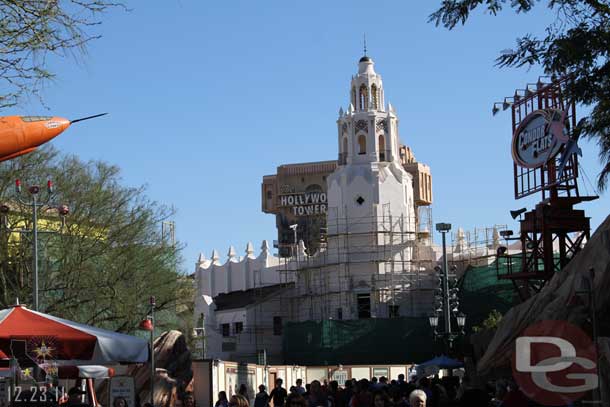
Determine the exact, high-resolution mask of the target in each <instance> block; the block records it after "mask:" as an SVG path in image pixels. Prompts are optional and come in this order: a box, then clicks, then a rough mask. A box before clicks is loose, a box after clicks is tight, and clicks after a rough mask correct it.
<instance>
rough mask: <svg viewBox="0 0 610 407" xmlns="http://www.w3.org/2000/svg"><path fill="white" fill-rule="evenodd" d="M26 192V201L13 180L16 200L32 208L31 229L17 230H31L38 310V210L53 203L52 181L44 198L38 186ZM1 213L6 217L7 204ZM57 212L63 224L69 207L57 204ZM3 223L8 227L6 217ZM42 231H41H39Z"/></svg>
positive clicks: (35, 304) (36, 305)
mask: <svg viewBox="0 0 610 407" xmlns="http://www.w3.org/2000/svg"><path fill="white" fill-rule="evenodd" d="M28 192H29V193H30V196H31V200H29V201H27V200H24V199H22V198H21V181H20V180H18V179H17V180H15V193H16V196H17V200H18V201H19V203H21V204H22V205H24V206H29V207H31V208H32V230H30V231H26V230H19V232H22V233H23V232H31V233H32V274H33V284H32V303H33V308H34V310H35V311H38V308H39V307H38V305H39V302H38V291H39V290H38V285H39V284H38V233H39V232H38V210H39V209H40V208H42V207H44V206H47V207H49V206H51V205H54V204H53V203H52V202H51V201H52V200H53V198H54V192H55V191H54V187H53V181H51V180H47V196H46V198H45V199H43V200H40V199H39V195H38V194H39V193H40V186H38V185H31V186H30V187H28ZM1 212H2V215H3V217H6V216H7V215H8V212H9V207H8V206H7V205H2V210H1ZM57 212H58V214H59V216H60V217H61V226H62V227H63V226H64V225H65V217H66V215H68V213H69V209H68V207H67V206H66V205H59V206H57ZM3 225H4V226H5V227H7V229H8V222H7V221H6V219H4V220H3ZM9 231H11V232H16V231H17V230H12V229H10V230H9ZM41 233H42V232H41ZM46 233H55V232H52V231H46Z"/></svg>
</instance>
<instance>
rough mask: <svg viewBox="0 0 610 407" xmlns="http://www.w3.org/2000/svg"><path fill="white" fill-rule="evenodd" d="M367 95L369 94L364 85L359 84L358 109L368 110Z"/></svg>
mask: <svg viewBox="0 0 610 407" xmlns="http://www.w3.org/2000/svg"><path fill="white" fill-rule="evenodd" d="M368 96H369V95H368V91H367V89H366V85H365V84H362V85H361V86H360V110H361V111H363V110H368V108H369V106H368V105H369V103H368V101H369V98H368Z"/></svg>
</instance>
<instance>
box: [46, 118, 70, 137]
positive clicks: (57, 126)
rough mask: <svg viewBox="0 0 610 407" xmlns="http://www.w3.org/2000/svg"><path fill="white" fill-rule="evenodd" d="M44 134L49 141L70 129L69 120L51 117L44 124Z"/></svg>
mask: <svg viewBox="0 0 610 407" xmlns="http://www.w3.org/2000/svg"><path fill="white" fill-rule="evenodd" d="M44 127H45V129H46V130H45V133H46V135H47V136H49V139H51V138H53V137H55V136H57V135H59V134H60V133H61V132H62V131H64V130H65V129H67V128H68V127H70V120H68V119H64V118H63V117H53V118H51V120H48V121H47V122H45V124H44Z"/></svg>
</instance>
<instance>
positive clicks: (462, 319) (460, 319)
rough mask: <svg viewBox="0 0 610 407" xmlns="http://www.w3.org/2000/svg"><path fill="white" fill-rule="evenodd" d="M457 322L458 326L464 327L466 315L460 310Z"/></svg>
mask: <svg viewBox="0 0 610 407" xmlns="http://www.w3.org/2000/svg"><path fill="white" fill-rule="evenodd" d="M457 324H458V326H459V327H460V328H464V326H465V325H466V315H464V314H462V313H461V312H460V313H459V314H458V316H457Z"/></svg>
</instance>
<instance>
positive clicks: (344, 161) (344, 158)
mask: <svg viewBox="0 0 610 407" xmlns="http://www.w3.org/2000/svg"><path fill="white" fill-rule="evenodd" d="M347 154H348V152H347V137H343V150H341V157H340V160H339V161H341V162H340V163H339V164H347Z"/></svg>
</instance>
